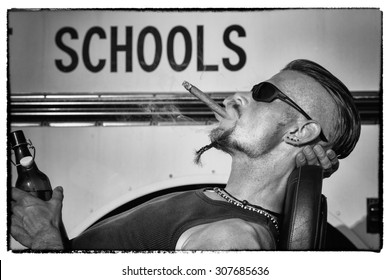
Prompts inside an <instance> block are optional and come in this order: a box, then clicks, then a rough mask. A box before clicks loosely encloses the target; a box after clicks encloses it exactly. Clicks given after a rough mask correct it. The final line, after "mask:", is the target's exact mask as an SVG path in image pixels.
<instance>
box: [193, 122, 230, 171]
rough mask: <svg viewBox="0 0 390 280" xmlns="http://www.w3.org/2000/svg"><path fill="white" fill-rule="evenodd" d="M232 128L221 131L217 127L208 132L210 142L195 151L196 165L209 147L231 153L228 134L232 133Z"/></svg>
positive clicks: (199, 163)
mask: <svg viewBox="0 0 390 280" xmlns="http://www.w3.org/2000/svg"><path fill="white" fill-rule="evenodd" d="M232 132H233V129H230V130H226V131H222V130H221V129H219V128H216V129H213V130H212V131H211V133H210V140H211V143H210V144H209V145H206V146H204V147H202V148H200V149H199V150H198V151H195V158H194V162H195V164H197V165H200V166H201V165H202V162H201V157H202V155H203V153H205V152H206V151H208V150H210V149H211V148H216V149H217V150H221V151H224V152H226V153H228V154H231V148H230V146H231V144H230V135H231V134H232Z"/></svg>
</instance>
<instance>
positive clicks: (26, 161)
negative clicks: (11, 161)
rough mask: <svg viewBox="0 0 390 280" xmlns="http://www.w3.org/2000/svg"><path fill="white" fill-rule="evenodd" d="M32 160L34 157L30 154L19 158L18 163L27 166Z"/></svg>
mask: <svg viewBox="0 0 390 280" xmlns="http://www.w3.org/2000/svg"><path fill="white" fill-rule="evenodd" d="M33 162H34V158H33V157H32V156H26V157H24V158H22V159H21V160H20V165H21V166H23V167H25V168H29V167H30V166H31V165H32V164H33Z"/></svg>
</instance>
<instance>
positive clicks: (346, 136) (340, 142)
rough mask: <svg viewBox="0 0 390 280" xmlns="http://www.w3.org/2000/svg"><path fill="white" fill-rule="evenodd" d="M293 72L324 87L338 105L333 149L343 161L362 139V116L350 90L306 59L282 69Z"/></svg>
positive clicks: (296, 61)
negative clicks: (360, 138)
mask: <svg viewBox="0 0 390 280" xmlns="http://www.w3.org/2000/svg"><path fill="white" fill-rule="evenodd" d="M285 70H292V71H297V72H300V73H302V74H304V75H307V76H309V77H311V78H313V79H314V80H316V81H317V82H318V83H319V84H320V85H321V86H322V87H324V88H325V89H326V90H327V91H328V92H329V94H330V95H331V97H332V98H333V100H334V101H335V103H336V105H337V110H338V112H339V117H340V119H339V120H338V121H337V124H336V127H335V130H336V135H335V137H334V139H333V141H332V142H333V146H332V149H333V150H334V151H335V153H336V154H337V155H338V158H340V159H342V158H345V157H347V156H348V155H349V154H350V153H351V152H352V150H353V149H354V148H355V146H356V143H357V141H358V140H359V137H360V127H361V122H360V116H359V112H358V110H357V108H356V106H355V102H354V100H353V97H352V95H351V93H350V91H349V90H348V88H347V87H346V86H345V85H344V84H343V83H342V82H341V81H340V80H339V79H337V78H336V77H335V76H334V75H333V74H331V73H330V72H329V71H328V70H326V69H325V68H324V67H322V66H321V65H319V64H317V63H315V62H313V61H310V60H306V59H298V60H294V61H292V62H290V63H289V64H287V65H286V67H284V68H283V69H282V71H285Z"/></svg>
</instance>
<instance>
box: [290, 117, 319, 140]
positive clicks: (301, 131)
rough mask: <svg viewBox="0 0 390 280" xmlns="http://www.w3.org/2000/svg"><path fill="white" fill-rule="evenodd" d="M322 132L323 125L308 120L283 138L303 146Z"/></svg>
mask: <svg viewBox="0 0 390 280" xmlns="http://www.w3.org/2000/svg"><path fill="white" fill-rule="evenodd" d="M320 133H321V126H320V124H319V123H317V122H316V121H313V120H310V121H306V122H305V123H304V124H302V125H300V126H299V127H298V128H296V129H295V130H291V131H289V132H287V133H286V134H285V135H284V137H283V140H284V142H286V143H288V144H290V145H293V146H301V145H307V144H308V143H310V142H312V141H313V140H315V139H316V138H317V137H318V136H319V135H320Z"/></svg>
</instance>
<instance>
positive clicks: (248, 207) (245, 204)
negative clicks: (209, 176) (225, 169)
mask: <svg viewBox="0 0 390 280" xmlns="http://www.w3.org/2000/svg"><path fill="white" fill-rule="evenodd" d="M214 191H215V193H217V194H218V195H219V196H220V197H222V198H223V199H225V200H226V201H227V202H229V203H231V204H233V205H235V206H237V207H241V208H243V209H246V210H250V211H254V212H256V213H258V214H260V215H263V216H265V217H266V218H268V219H269V220H270V221H271V222H272V224H273V225H274V226H275V229H276V231H277V233H278V234H279V224H278V222H277V220H276V219H275V217H274V216H272V215H271V214H269V213H268V212H267V211H265V210H263V209H259V208H257V207H254V206H252V205H250V204H249V203H248V201H246V200H243V201H240V200H238V199H237V198H235V197H234V196H232V195H231V194H229V193H228V192H227V191H225V190H223V189H220V188H218V187H215V188H214Z"/></svg>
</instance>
